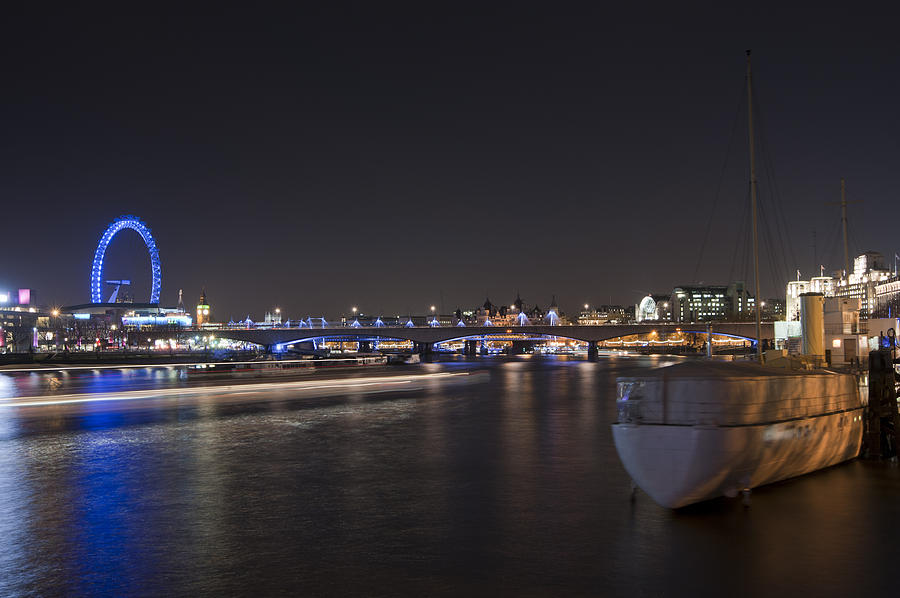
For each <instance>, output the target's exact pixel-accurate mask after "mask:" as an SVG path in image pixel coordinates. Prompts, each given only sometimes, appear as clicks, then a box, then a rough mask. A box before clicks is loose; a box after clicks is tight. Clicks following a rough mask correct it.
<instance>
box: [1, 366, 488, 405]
mask: <svg viewBox="0 0 900 598" xmlns="http://www.w3.org/2000/svg"><path fill="white" fill-rule="evenodd" d="M471 375H472V374H470V373H469V372H435V373H429V374H416V375H412V376H376V377H371V378H351V379H337V378H335V379H328V380H302V381H291V382H262V383H253V384H235V385H230V386H215V385H213V386H200V387H190V388H181V387H179V388H162V389H153V390H134V391H124V392H114V393H79V394H67V395H43V396H29V397H0V409H2V408H6V409H10V408H18V407H47V406H59V405H69V404H78V403H96V402H109V401H136V400H141V399H159V398H172V397H177V398H179V399H181V398H189V397H197V396H209V395H210V394H215V395H216V396H219V395H226V394H227V395H236V394H251V393H255V392H271V391H300V392H302V393H303V394H306V393H307V392H309V391H323V390H324V391H334V390H339V391H346V390H352V389H366V388H368V389H377V390H381V389H395V388H396V389H401V388H403V387H411V388H415V386H410V385H414V384H415V383H417V382H427V381H432V380H444V379H449V378H458V377H461V376H462V377H467V376H471ZM403 389H404V390H405V388H403Z"/></svg>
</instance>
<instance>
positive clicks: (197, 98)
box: [0, 5, 900, 320]
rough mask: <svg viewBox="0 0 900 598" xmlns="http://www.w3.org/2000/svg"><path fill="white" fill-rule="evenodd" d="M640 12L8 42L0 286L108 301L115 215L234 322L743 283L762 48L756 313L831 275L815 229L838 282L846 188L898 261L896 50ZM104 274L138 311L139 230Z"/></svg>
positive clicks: (858, 238)
mask: <svg viewBox="0 0 900 598" xmlns="http://www.w3.org/2000/svg"><path fill="white" fill-rule="evenodd" d="M548 6H549V5H548ZM647 12H648V13H653V14H652V15H649V14H648V15H647V16H646V17H643V18H639V17H635V16H634V15H632V16H631V18H629V19H618V18H617V17H616V16H614V15H612V14H611V13H608V12H597V13H594V14H584V15H579V16H577V17H576V16H569V17H565V18H559V17H553V16H551V15H547V14H540V13H528V14H517V13H515V12H510V11H505V12H503V13H502V14H495V15H490V16H487V15H480V16H459V15H456V16H453V15H447V14H441V15H436V16H430V17H428V16H411V15H410V14H405V15H403V16H397V15H392V16H389V15H386V14H376V13H372V14H366V15H362V14H356V15H350V16H344V17H341V18H336V17H331V16H319V15H300V16H294V17H290V18H288V17H284V18H280V19H271V20H269V21H262V20H256V19H242V18H222V19H218V18H216V19H212V18H197V17H190V18H187V17H170V18H168V19H147V18H141V19H137V18H133V19H125V18H123V19H108V20H92V21H90V23H89V24H85V23H74V22H69V21H66V20H63V19H61V20H58V21H56V22H47V21H40V22H38V21H31V20H28V21H19V20H16V19H11V18H10V19H6V20H5V23H4V25H3V26H2V27H3V31H2V38H3V40H2V42H0V43H2V53H3V57H2V61H3V79H4V85H3V92H2V93H0V105H2V113H3V117H4V118H3V122H4V125H3V133H2V140H0V148H2V156H0V157H2V161H0V184H2V198H3V199H2V206H3V210H2V212H3V220H2V222H3V227H2V248H3V249H2V252H0V289H15V288H18V287H31V288H33V289H35V292H36V293H37V299H38V301H39V302H40V303H44V304H56V305H69V304H74V303H84V302H87V301H89V274H90V264H91V259H92V257H93V252H94V249H95V246H96V243H97V240H98V239H99V237H100V235H101V233H102V231H103V229H104V228H105V227H106V225H107V224H108V223H109V222H111V221H112V220H113V219H114V218H115V217H116V216H119V215H121V214H135V215H138V216H140V217H141V218H143V219H144V221H145V222H147V223H148V224H149V226H150V227H151V228H152V230H153V233H154V235H155V237H156V239H157V243H158V244H159V247H160V253H161V259H162V275H163V280H162V299H163V303H165V304H174V303H175V301H176V299H177V294H178V289H179V288H183V289H184V293H185V298H186V303H187V304H188V305H189V306H190V305H192V304H193V303H195V302H196V300H197V296H198V295H199V292H200V288H201V286H205V287H206V289H207V292H208V295H209V300H210V302H211V303H212V305H213V308H214V312H215V315H216V316H217V318H218V319H221V320H227V319H228V318H232V317H233V318H235V319H237V318H241V317H245V316H246V315H247V314H248V313H249V314H252V315H253V316H254V317H257V318H259V317H261V316H262V313H263V312H264V311H265V310H267V309H271V308H272V307H274V306H276V305H278V306H280V307H281V308H282V310H283V311H284V312H285V313H286V314H287V315H288V316H289V317H297V316H300V315H303V316H305V315H307V314H312V315H317V314H322V313H325V314H328V315H330V316H332V317H334V316H337V315H339V314H340V313H341V312H344V311H348V310H349V308H350V306H352V305H356V306H359V308H360V309H361V310H362V311H363V312H366V313H372V314H377V313H383V314H385V315H396V314H403V313H408V312H413V313H425V312H426V311H427V310H428V306H429V305H432V304H435V305H438V306H439V307H442V310H443V311H444V312H450V311H452V310H453V309H455V308H456V307H458V306H460V307H468V306H474V305H477V304H480V303H481V302H482V301H484V298H485V294H486V293H487V294H488V295H489V296H490V298H491V299H492V300H493V301H495V302H510V301H512V299H513V298H514V297H515V293H516V290H519V291H520V292H521V294H522V297H523V298H524V299H525V300H526V302H528V303H531V304H533V303H538V304H540V305H541V306H546V305H547V304H548V303H549V302H550V298H551V295H553V294H555V295H557V297H558V299H559V301H560V304H561V306H562V308H563V309H564V310H567V311H576V310H577V309H578V308H579V307H580V306H581V304H583V303H585V302H590V303H592V304H600V303H608V302H610V301H612V302H614V303H623V304H628V303H634V302H635V301H637V300H638V299H639V298H640V297H641V296H642V295H643V294H645V293H647V292H653V293H667V292H670V291H671V289H672V287H673V286H675V285H679V284H690V283H691V282H693V281H695V280H702V281H705V282H707V283H719V282H721V283H726V282H728V279H729V275H731V276H730V277H731V278H732V279H741V278H746V279H747V281H748V284H749V283H750V282H751V280H750V278H749V274H748V272H747V267H746V259H742V258H741V257H740V256H742V255H746V252H745V250H744V249H742V248H743V247H744V246H745V244H744V243H742V242H738V240H739V239H742V238H743V237H742V233H741V230H742V229H741V227H742V222H744V216H743V215H744V214H745V213H746V201H747V182H746V181H747V149H746V145H747V143H746V142H747V134H746V114H745V112H746V103H744V102H743V100H742V95H743V93H744V69H745V54H744V51H745V50H746V49H747V48H753V51H754V52H753V60H754V82H755V84H756V90H757V98H758V100H759V103H760V106H759V107H760V113H759V115H760V118H761V122H762V127H763V131H762V135H763V142H764V145H765V147H764V148H763V149H764V150H765V151H764V152H763V153H764V156H763V157H761V158H760V160H761V162H763V163H764V164H765V163H771V164H772V165H774V169H772V170H771V171H768V170H766V171H765V172H763V173H761V179H763V180H762V184H761V186H762V191H763V194H764V195H765V196H766V197H765V198H764V209H766V205H768V218H769V222H770V224H769V226H770V230H771V233H770V236H771V237H772V239H773V242H772V243H771V245H773V246H774V248H775V250H776V253H777V255H776V256H775V258H774V260H773V259H772V258H771V257H769V255H768V254H766V255H764V257H763V263H762V268H763V275H762V281H763V294H764V295H765V296H779V295H783V286H782V285H783V284H784V282H785V280H784V279H785V278H786V277H788V276H791V275H792V273H793V271H794V270H795V269H796V268H799V269H800V270H801V271H802V273H803V275H804V277H808V276H810V275H811V274H813V267H814V263H815V262H814V256H813V230H815V231H816V239H817V241H816V258H817V259H816V261H817V262H819V263H824V264H825V265H826V267H828V268H838V267H839V266H840V264H841V262H842V250H841V247H840V238H839V237H838V236H837V234H836V231H837V227H838V224H839V207H838V206H837V205H836V203H834V202H837V201H838V200H839V197H840V187H839V179H840V177H841V176H845V177H846V178H847V180H848V197H849V199H851V200H853V201H856V202H858V203H854V204H851V209H850V217H851V237H852V239H851V246H852V250H854V251H862V250H867V249H872V250H876V251H881V252H882V253H884V254H885V256H887V257H888V259H889V261H891V260H890V256H893V254H894V252H895V251H897V250H900V243H898V241H897V218H896V206H897V189H898V188H900V180H898V178H900V169H898V165H900V147H898V143H900V142H898V139H900V122H898V121H900V119H898V114H900V111H898V105H900V102H898V99H900V98H898V91H900V83H898V80H900V58H898V56H900V54H898V52H897V48H888V47H878V46H877V45H876V44H877V40H878V39H879V38H878V36H874V35H872V36H869V35H866V32H865V31H864V30H859V29H853V28H848V27H847V24H846V23H845V22H842V19H841V15H832V16H833V17H834V18H830V17H828V16H826V17H822V16H821V15H810V14H806V13H804V14H798V15H795V16H791V15H785V14H784V13H778V14H777V15H770V16H771V18H770V19H769V21H768V22H766V23H763V22H757V21H753V22H751V24H750V25H747V24H746V22H744V21H743V20H742V19H741V18H739V17H738V16H736V15H734V14H732V13H729V14H726V13H724V12H723V13H722V14H711V13H704V14H703V15H700V16H689V15H681V16H679V17H678V18H676V17H673V16H672V15H662V14H659V13H655V12H654V11H651V10H649V9H648V11H647ZM644 18H646V19H649V20H643V19H644ZM873 18H874V17H873ZM742 23H744V24H743V25H742ZM740 111H743V112H740ZM736 115H737V117H736ZM732 130H734V131H735V132H734V136H733V138H732ZM730 139H732V142H731V144H730V145H731V149H730V151H728V148H729V140H730ZM723 165H724V170H723ZM723 173H724V176H723ZM772 173H774V179H772V180H774V181H775V186H773V185H772V184H771V183H769V182H768V181H769V180H770V179H771V178H772V177H771V174H772ZM720 177H721V180H722V183H721V186H719V181H720ZM717 188H719V192H718V194H717ZM774 190H777V193H775V192H774ZM776 201H777V202H778V206H780V207H779V208H778V209H780V210H781V211H782V212H783V215H784V223H785V224H786V227H787V233H788V235H787V236H788V237H789V239H783V241H781V242H779V241H778V240H777V237H778V235H777V234H776V232H775V219H774V210H775V209H776V208H775V207H774V206H775V205H776V204H775V202H776ZM765 202H768V204H766V203H765ZM713 205H716V208H715V209H716V211H715V214H714V217H713V218H712V221H711V232H710V235H709V239H708V242H707V243H706V249H705V251H704V252H703V259H702V261H701V262H700V267H699V269H698V267H697V266H698V257H699V255H700V248H701V245H702V244H703V240H704V236H705V231H706V228H707V224H708V222H709V221H710V219H709V216H710V210H711V208H712V206H713ZM766 245H767V244H766V243H765V242H764V248H765V246H766ZM736 247H737V251H736ZM742 252H743V253H742ZM736 256H737V257H736ZM773 262H774V264H775V265H777V266H778V268H775V267H773ZM777 270H780V271H777ZM105 275H106V276H107V277H110V278H113V277H132V278H133V279H135V292H136V295H137V297H136V299H137V300H146V298H145V296H146V295H148V294H149V286H150V285H149V277H150V274H149V264H148V260H147V257H146V253H145V252H144V250H143V249H142V245H141V243H140V241H139V238H138V237H137V235H135V234H133V233H130V232H126V233H122V234H121V235H119V236H118V237H116V240H115V241H114V242H113V244H112V245H111V247H110V253H108V261H107V268H106V271H105Z"/></svg>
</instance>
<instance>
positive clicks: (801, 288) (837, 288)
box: [785, 251, 898, 321]
mask: <svg viewBox="0 0 900 598" xmlns="http://www.w3.org/2000/svg"><path fill="white" fill-rule="evenodd" d="M896 280H898V278H897V275H896V273H891V271H890V270H888V269H887V268H885V266H884V256H883V255H881V254H880V253H878V252H876V251H867V252H866V253H863V254H861V255H858V256H857V257H856V258H855V259H854V260H853V271H852V272H850V273H849V274H848V275H846V276H840V277H833V276H824V275H820V276H814V277H813V278H812V279H811V280H809V281H806V280H800V273H799V272H798V273H797V280H792V281H790V282H789V283H788V284H787V292H786V297H785V317H786V318H787V319H788V320H789V321H794V320H799V319H800V303H799V296H800V293H805V292H807V291H810V292H816V293H822V294H823V295H824V296H825V297H842V298H846V299H858V300H859V304H860V305H859V317H860V319H861V320H867V319H868V318H869V317H870V314H871V313H873V312H877V313H879V314H881V313H882V311H881V308H880V306H882V305H884V306H887V305H889V304H890V302H891V299H890V298H889V297H888V296H889V294H890V291H889V290H888V289H890V288H891V287H890V283H891V282H893V281H896Z"/></svg>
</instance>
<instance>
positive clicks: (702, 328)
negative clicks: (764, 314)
mask: <svg viewBox="0 0 900 598" xmlns="http://www.w3.org/2000/svg"><path fill="white" fill-rule="evenodd" d="M711 329H712V332H713V334H723V335H729V336H735V337H740V338H746V339H748V340H755V337H756V324H755V323H754V322H714V323H712V325H711ZM653 331H656V332H657V333H673V332H685V333H703V334H705V333H706V332H707V324H706V323H703V322H701V323H696V324H684V323H679V324H653V325H651V324H621V325H604V326H479V327H475V326H470V327H461V326H460V327H456V326H454V327H440V326H435V327H424V326H417V327H398V326H384V327H362V328H353V327H327V328H307V327H304V328H251V329H225V330H217V331H216V332H215V335H216V336H218V337H220V338H227V339H230V340H235V341H242V342H248V343H254V344H257V345H263V346H272V345H283V344H291V343H296V342H302V341H305V340H312V339H319V338H346V339H358V338H384V339H397V340H406V341H412V342H416V343H432V344H433V343H442V342H446V341H450V340H457V339H466V338H481V337H483V336H494V335H509V334H526V335H533V336H541V337H559V338H568V339H572V340H578V341H584V342H598V341H605V340H610V339H614V338H620V337H623V336H630V335H633V334H648V333H651V332H653ZM761 333H762V337H763V339H772V338H774V336H775V326H774V324H772V323H771V322H765V323H763V324H762V329H761Z"/></svg>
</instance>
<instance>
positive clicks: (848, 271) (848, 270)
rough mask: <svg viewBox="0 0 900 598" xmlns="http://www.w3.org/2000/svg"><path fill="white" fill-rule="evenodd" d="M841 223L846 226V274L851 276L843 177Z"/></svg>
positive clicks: (842, 179)
mask: <svg viewBox="0 0 900 598" xmlns="http://www.w3.org/2000/svg"><path fill="white" fill-rule="evenodd" d="M841 225H842V226H843V227H844V276H850V246H849V243H848V242H847V184H846V182H845V181H844V178H843V177H841Z"/></svg>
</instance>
